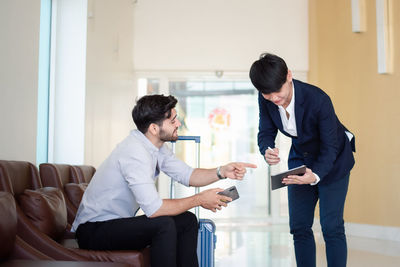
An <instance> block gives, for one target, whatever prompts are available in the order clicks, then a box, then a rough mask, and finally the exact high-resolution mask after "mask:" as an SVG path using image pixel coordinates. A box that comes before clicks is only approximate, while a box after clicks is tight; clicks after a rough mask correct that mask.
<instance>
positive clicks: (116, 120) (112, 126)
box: [85, 0, 136, 167]
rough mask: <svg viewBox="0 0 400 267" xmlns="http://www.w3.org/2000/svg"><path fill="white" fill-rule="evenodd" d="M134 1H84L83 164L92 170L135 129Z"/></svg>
mask: <svg viewBox="0 0 400 267" xmlns="http://www.w3.org/2000/svg"><path fill="white" fill-rule="evenodd" d="M132 40H133V1H131V0H113V1H109V0H89V2H88V36H87V71H86V73H87V81H86V127H85V132H86V133H85V164H91V165H94V166H96V167H98V166H99V164H100V163H101V162H102V161H103V160H104V159H105V158H106V157H107V156H108V154H109V153H110V152H111V150H112V149H113V148H114V147H115V145H116V144H117V143H118V142H120V141H121V140H122V139H123V138H124V137H125V136H126V135H127V134H128V133H129V131H130V130H131V129H132V128H133V127H134V125H133V122H132V118H131V115H130V112H131V109H132V107H133V105H134V103H135V98H136V91H135V89H134V88H135V86H134V77H133V67H132V51H133V49H132Z"/></svg>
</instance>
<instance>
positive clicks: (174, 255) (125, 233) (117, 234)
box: [76, 212, 198, 267]
mask: <svg viewBox="0 0 400 267" xmlns="http://www.w3.org/2000/svg"><path fill="white" fill-rule="evenodd" d="M197 233H198V222H197V218H196V216H195V215H194V214H193V213H191V212H184V213H182V214H179V215H177V216H161V217H156V218H148V217H146V216H138V217H132V218H122V219H114V220H109V221H104V222H87V223H84V224H81V225H79V227H78V229H77V231H76V238H77V240H78V244H79V247H80V248H82V249H91V250H139V249H143V248H145V247H147V246H150V257H151V266H152V267H158V266H162V267H176V266H178V267H197V266H198V261H197V253H196V249H197Z"/></svg>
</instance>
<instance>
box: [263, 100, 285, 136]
mask: <svg viewBox="0 0 400 267" xmlns="http://www.w3.org/2000/svg"><path fill="white" fill-rule="evenodd" d="M267 102H268V105H267V107H268V111H269V114H271V118H272V120H273V121H274V123H275V125H276V126H277V127H278V129H279V130H280V131H281V132H283V125H282V120H281V115H280V114H279V108H278V106H277V105H275V104H274V103H272V102H270V101H267Z"/></svg>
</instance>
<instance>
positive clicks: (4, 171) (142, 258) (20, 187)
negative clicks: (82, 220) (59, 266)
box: [0, 160, 150, 267]
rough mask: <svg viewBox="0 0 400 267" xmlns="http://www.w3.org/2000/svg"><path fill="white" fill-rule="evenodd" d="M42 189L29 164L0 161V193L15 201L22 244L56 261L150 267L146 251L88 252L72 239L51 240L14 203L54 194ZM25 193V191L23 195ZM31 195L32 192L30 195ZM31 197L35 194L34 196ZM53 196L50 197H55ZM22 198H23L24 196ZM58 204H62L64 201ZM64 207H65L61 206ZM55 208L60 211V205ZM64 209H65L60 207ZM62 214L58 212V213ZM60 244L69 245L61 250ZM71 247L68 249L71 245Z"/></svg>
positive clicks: (36, 171) (31, 165) (33, 169)
mask: <svg viewBox="0 0 400 267" xmlns="http://www.w3.org/2000/svg"><path fill="white" fill-rule="evenodd" d="M40 189H43V188H42V186H41V181H40V179H39V172H38V170H37V168H36V166H34V165H33V164H31V163H29V162H23V161H4V160H0V191H6V192H9V193H11V194H12V195H13V196H14V198H15V200H16V201H17V205H16V211H17V218H18V226H17V235H18V236H19V237H21V238H22V239H23V240H24V241H25V242H26V243H28V244H29V245H31V246H32V247H34V248H36V249H37V250H39V251H40V252H42V253H43V254H45V255H47V256H48V257H51V258H53V259H56V260H63V261H112V262H122V263H128V264H129V265H130V266H140V267H142V266H143V267H144V266H146V267H147V266H150V257H149V249H148V248H146V249H144V250H142V251H92V250H84V249H79V248H77V247H78V246H77V244H76V241H75V240H74V239H69V240H65V239H63V238H62V237H61V238H56V240H55V239H53V238H51V237H50V236H48V235H47V234H46V233H44V232H42V231H41V230H39V229H38V227H37V226H35V224H34V222H33V221H32V220H31V219H30V218H28V217H27V216H26V214H25V213H24V212H23V210H22V208H21V207H20V205H19V203H18V199H19V198H20V197H21V198H22V195H24V194H25V193H27V192H30V191H29V190H31V191H36V193H37V194H40V192H41V191H46V192H47V191H49V192H54V191H55V192H57V191H58V190H57V189H54V188H53V190H40ZM26 190H28V191H26ZM31 193H32V192H31ZM36 193H35V194H36ZM56 195H57V193H55V194H53V195H52V197H54V196H56ZM24 196H26V194H25V195H24ZM59 196H61V197H60V198H59V200H60V201H61V202H62V203H64V202H63V201H64V198H63V197H62V196H63V194H60V195H59ZM64 205H65V204H64ZM56 207H60V208H62V206H60V205H56ZM64 209H66V208H65V207H64ZM59 214H62V211H61V213H59ZM62 244H69V247H65V246H63V245H62ZM71 244H72V245H71Z"/></svg>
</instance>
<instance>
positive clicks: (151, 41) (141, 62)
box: [133, 0, 308, 72]
mask: <svg viewBox="0 0 400 267" xmlns="http://www.w3.org/2000/svg"><path fill="white" fill-rule="evenodd" d="M134 19H135V23H134V44H133V48H134V54H133V62H134V67H135V70H136V71H148V70H186V71H187V70H195V71H198V70H205V71H208V70H224V71H246V72H247V71H248V69H249V67H250V65H251V63H252V62H253V61H254V60H255V59H257V58H258V56H259V55H260V53H262V52H265V51H269V52H274V53H277V54H279V55H280V56H282V57H284V58H285V59H286V60H287V62H290V64H291V68H293V69H296V70H302V71H304V70H308V1H307V0H280V1H276V0H247V1H243V0H203V1H198V0H145V1H144V0H139V1H138V2H137V4H136V5H135V9H134Z"/></svg>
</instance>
